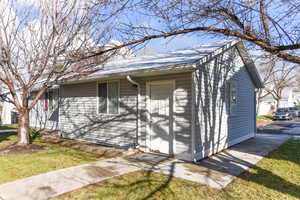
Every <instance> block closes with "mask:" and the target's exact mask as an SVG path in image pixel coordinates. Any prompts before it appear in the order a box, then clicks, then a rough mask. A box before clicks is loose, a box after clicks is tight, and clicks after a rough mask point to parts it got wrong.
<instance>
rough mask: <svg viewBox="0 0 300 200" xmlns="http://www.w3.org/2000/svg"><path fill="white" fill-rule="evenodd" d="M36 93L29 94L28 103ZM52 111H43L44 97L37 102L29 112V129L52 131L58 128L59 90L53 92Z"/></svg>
mask: <svg viewBox="0 0 300 200" xmlns="http://www.w3.org/2000/svg"><path fill="white" fill-rule="evenodd" d="M35 95H36V93H32V94H31V98H30V103H31V102H32V100H33V97H34V96H35ZM53 98H54V103H55V104H54V105H55V106H54V109H53V110H50V109H49V110H48V111H45V110H44V102H45V95H43V96H42V98H41V99H40V100H39V101H38V103H37V104H36V106H35V107H34V108H33V109H32V110H31V111H30V127H34V128H38V129H44V128H46V129H52V130H57V129H59V127H58V119H59V116H58V112H59V89H54V90H53Z"/></svg>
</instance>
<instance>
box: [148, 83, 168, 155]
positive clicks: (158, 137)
mask: <svg viewBox="0 0 300 200" xmlns="http://www.w3.org/2000/svg"><path fill="white" fill-rule="evenodd" d="M149 90H150V94H149V96H150V108H149V111H150V119H149V122H150V123H149V126H150V151H152V152H157V153H164V154H173V142H172V141H173V139H172V115H173V109H172V108H173V82H160V83H159V82H156V83H155V82H154V83H150V86H149Z"/></svg>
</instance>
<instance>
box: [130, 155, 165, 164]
mask: <svg viewBox="0 0 300 200" xmlns="http://www.w3.org/2000/svg"><path fill="white" fill-rule="evenodd" d="M129 159H133V160H135V161H141V162H144V163H146V164H150V165H157V164H159V163H162V162H164V161H167V160H168V159H169V157H168V156H165V155H159V154H154V153H140V154H135V155H131V156H129Z"/></svg>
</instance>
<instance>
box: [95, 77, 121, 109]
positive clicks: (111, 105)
mask: <svg viewBox="0 0 300 200" xmlns="http://www.w3.org/2000/svg"><path fill="white" fill-rule="evenodd" d="M98 112H99V113H106V114H118V113H119V82H105V83H99V84H98Z"/></svg>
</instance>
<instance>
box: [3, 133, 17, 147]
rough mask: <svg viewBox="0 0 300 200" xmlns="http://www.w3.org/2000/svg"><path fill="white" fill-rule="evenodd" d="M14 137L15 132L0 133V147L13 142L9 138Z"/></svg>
mask: <svg viewBox="0 0 300 200" xmlns="http://www.w3.org/2000/svg"><path fill="white" fill-rule="evenodd" d="M16 135H17V133H16V132H4V133H0V146H1V143H5V142H9V141H13V140H12V139H11V136H16Z"/></svg>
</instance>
